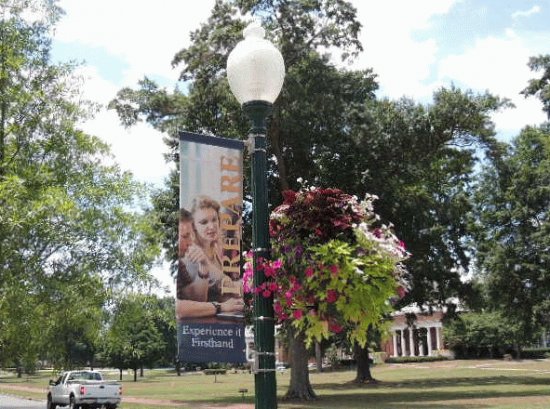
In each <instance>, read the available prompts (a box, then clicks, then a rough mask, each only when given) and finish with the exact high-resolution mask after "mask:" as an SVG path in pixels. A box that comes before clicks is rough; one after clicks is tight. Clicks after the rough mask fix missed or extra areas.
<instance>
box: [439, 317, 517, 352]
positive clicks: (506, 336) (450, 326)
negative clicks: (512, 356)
mask: <svg viewBox="0 0 550 409" xmlns="http://www.w3.org/2000/svg"><path fill="white" fill-rule="evenodd" d="M444 336H445V342H446V343H447V344H448V345H449V347H450V348H451V349H452V350H453V351H454V352H455V354H456V356H457V358H479V357H482V356H488V357H490V358H493V357H494V355H495V353H496V354H498V355H502V354H503V353H504V352H506V351H507V349H510V348H511V347H512V346H513V345H515V344H516V343H517V340H518V338H520V337H521V329H520V325H519V324H518V322H516V321H515V320H513V319H512V320H511V319H510V318H509V317H506V316H504V315H503V314H502V313H500V312H497V311H492V312H479V313H476V312H470V313H464V314H461V315H460V316H458V317H456V318H455V319H454V320H451V321H449V322H448V323H447V324H446V325H445V328H444Z"/></svg>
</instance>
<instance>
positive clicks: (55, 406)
mask: <svg viewBox="0 0 550 409" xmlns="http://www.w3.org/2000/svg"><path fill="white" fill-rule="evenodd" d="M46 408H48V409H55V408H57V405H56V404H55V403H53V402H52V395H48V403H47V404H46Z"/></svg>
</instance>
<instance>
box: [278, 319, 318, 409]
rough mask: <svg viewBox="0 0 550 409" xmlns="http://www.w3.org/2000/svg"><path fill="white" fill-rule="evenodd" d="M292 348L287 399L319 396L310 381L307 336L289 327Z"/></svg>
mask: <svg viewBox="0 0 550 409" xmlns="http://www.w3.org/2000/svg"><path fill="white" fill-rule="evenodd" d="M288 337H289V343H288V344H289V348H290V362H291V368H290V385H289V386H288V391H287V393H286V395H285V398H287V399H302V400H314V399H316V398H317V395H315V392H314V391H313V388H312V387H311V383H310V382H309V370H308V368H307V361H308V353H307V348H306V343H305V337H304V335H303V334H301V333H297V332H296V330H295V329H294V328H290V329H289V334H288Z"/></svg>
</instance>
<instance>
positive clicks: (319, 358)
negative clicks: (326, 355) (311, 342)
mask: <svg viewBox="0 0 550 409" xmlns="http://www.w3.org/2000/svg"><path fill="white" fill-rule="evenodd" d="M315 364H316V365H317V371H319V372H323V354H322V353H321V343H320V342H319V341H315Z"/></svg>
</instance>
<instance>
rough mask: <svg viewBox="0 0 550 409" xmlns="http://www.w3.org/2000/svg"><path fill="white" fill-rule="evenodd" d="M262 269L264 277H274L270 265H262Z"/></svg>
mask: <svg viewBox="0 0 550 409" xmlns="http://www.w3.org/2000/svg"><path fill="white" fill-rule="evenodd" d="M263 267H264V274H265V276H266V277H273V276H274V275H275V271H274V270H273V268H272V267H271V266H270V265H268V264H264V266H263Z"/></svg>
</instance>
